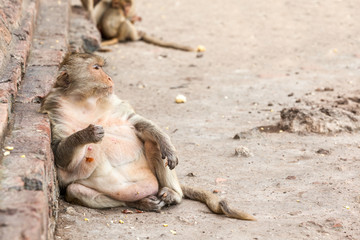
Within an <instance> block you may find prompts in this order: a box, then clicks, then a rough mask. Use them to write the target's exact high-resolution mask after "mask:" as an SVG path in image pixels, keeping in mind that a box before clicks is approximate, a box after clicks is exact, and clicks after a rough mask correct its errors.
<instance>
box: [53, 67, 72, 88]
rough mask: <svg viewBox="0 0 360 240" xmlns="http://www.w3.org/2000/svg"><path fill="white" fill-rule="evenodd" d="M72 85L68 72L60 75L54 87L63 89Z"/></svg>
mask: <svg viewBox="0 0 360 240" xmlns="http://www.w3.org/2000/svg"><path fill="white" fill-rule="evenodd" d="M69 84H70V79H69V74H68V73H67V72H66V71H63V72H61V73H60V74H59V76H58V77H57V79H56V83H55V86H54V87H63V88H66V87H67V86H69Z"/></svg>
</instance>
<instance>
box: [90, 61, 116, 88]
mask: <svg viewBox="0 0 360 240" xmlns="http://www.w3.org/2000/svg"><path fill="white" fill-rule="evenodd" d="M102 67H103V66H102V65H101V64H100V63H94V64H89V66H88V71H89V73H90V76H91V78H90V79H92V81H93V83H92V84H91V85H92V87H93V88H94V90H95V92H94V94H103V93H105V94H106V93H112V92H113V86H114V83H113V81H112V79H111V77H109V75H107V74H106V73H105V71H104V70H103V68H102ZM91 85H90V86H91Z"/></svg>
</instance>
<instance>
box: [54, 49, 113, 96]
mask: <svg viewBox="0 0 360 240" xmlns="http://www.w3.org/2000/svg"><path fill="white" fill-rule="evenodd" d="M104 64H105V62H104V59H103V58H101V57H99V56H96V55H92V54H85V53H78V54H72V55H70V56H67V57H65V59H64V61H63V63H62V65H61V66H62V69H63V71H62V72H61V73H60V74H59V76H58V78H57V82H56V84H55V87H59V88H62V89H63V90H64V92H65V94H67V95H78V96H82V97H90V96H97V97H101V96H107V95H109V94H111V93H112V92H113V86H114V83H113V81H112V79H111V77H109V76H108V75H107V74H106V73H105V72H104V70H103V68H102V67H103V66H104Z"/></svg>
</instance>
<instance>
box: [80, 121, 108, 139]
mask: <svg viewBox="0 0 360 240" xmlns="http://www.w3.org/2000/svg"><path fill="white" fill-rule="evenodd" d="M82 131H84V137H85V138H86V140H87V141H88V142H90V143H98V142H100V141H101V140H102V139H103V137H104V135H105V132H104V128H103V127H102V126H100V125H94V124H90V125H89V126H88V127H87V128H85V129H83V130H82Z"/></svg>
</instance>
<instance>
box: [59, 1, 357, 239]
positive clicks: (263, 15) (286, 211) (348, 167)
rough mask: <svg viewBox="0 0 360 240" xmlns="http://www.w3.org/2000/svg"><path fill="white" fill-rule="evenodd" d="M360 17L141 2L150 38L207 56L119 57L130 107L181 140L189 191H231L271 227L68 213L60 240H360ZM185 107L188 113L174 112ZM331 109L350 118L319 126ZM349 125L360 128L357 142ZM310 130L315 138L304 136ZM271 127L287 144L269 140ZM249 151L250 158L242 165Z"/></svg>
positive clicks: (201, 212)
mask: <svg viewBox="0 0 360 240" xmlns="http://www.w3.org/2000/svg"><path fill="white" fill-rule="evenodd" d="M358 7H360V6H359V3H358V2H357V1H335V0H334V1H327V2H326V3H325V2H321V1H300V2H299V1H297V2H293V1H285V0H281V1H276V2H274V1H258V0H255V1H241V0H229V1H226V3H224V1H220V0H213V1H210V2H209V1H206V0H199V1H191V0H176V1H160V0H154V1H151V2H148V1H140V0H139V1H138V8H137V9H138V13H139V15H140V16H142V17H143V22H142V23H140V24H139V26H138V27H139V29H142V30H144V31H146V32H148V33H152V34H154V35H155V36H159V37H162V38H163V39H166V40H172V41H176V42H178V43H184V44H187V45H193V46H197V45H198V44H201V45H204V46H205V47H206V50H207V51H206V52H205V53H204V54H203V56H197V54H195V53H186V52H181V51H176V50H168V49H163V48H159V47H156V46H152V45H148V44H145V43H142V42H134V43H125V44H118V45H115V46H112V47H111V50H112V51H111V52H110V53H103V54H101V55H102V56H104V57H105V58H106V60H107V63H108V65H107V67H106V71H107V72H108V73H109V74H110V75H111V76H112V77H113V79H114V81H115V83H116V93H117V94H118V95H119V96H120V97H121V98H123V99H127V100H129V101H130V103H131V104H132V105H133V106H134V108H135V109H136V110H137V113H139V114H141V115H143V116H145V117H147V118H149V119H152V120H153V121H155V122H156V123H158V125H159V126H161V127H162V128H163V129H164V130H165V131H166V132H167V133H168V134H169V135H170V136H171V138H172V140H173V142H174V144H175V146H176V147H177V149H178V153H179V158H180V164H179V165H178V167H177V173H178V175H179V178H180V181H181V182H182V183H184V184H188V185H195V186H199V187H203V188H205V189H208V190H218V191H219V193H218V194H219V195H220V196H221V197H224V198H226V199H228V200H229V202H230V203H231V205H232V206H234V207H237V208H240V209H242V210H245V211H247V212H249V213H251V214H254V215H255V216H256V218H257V219H258V221H257V222H245V221H239V220H234V219H229V218H226V217H223V216H218V215H215V214H212V213H210V212H209V210H208V209H207V208H206V207H205V206H204V205H202V204H200V203H197V202H194V201H190V200H184V201H183V202H182V203H181V204H180V205H178V206H174V207H171V208H166V209H164V210H163V212H162V213H141V214H124V213H122V211H123V210H124V208H116V209H107V210H94V209H88V208H84V207H79V206H74V205H70V204H68V203H66V202H64V201H63V200H60V208H59V221H58V224H57V229H56V234H55V235H56V239H99V238H101V239H165V238H170V239H360V225H359V224H358V219H359V214H360V212H359V195H360V194H359V187H360V179H359V168H360V162H359V154H360V137H359V135H358V125H357V124H356V121H357V119H358V118H359V110H360V109H359V105H358V103H357V100H356V97H357V96H358V94H359V89H358V86H359V83H360V74H359V67H360V53H359V39H358V35H359V25H358V22H359V16H358V14H357V9H358ZM177 94H183V95H185V96H186V97H187V102H186V103H184V104H176V103H174V99H175V97H176V96H177ZM349 99H353V100H349ZM339 100H344V101H343V104H340V103H339ZM345 100H346V101H345ZM290 107H295V108H297V109H300V111H308V113H309V115H307V116H306V117H307V118H308V119H305V120H303V121H302V122H301V121H299V122H297V123H294V122H293V125H294V126H293V128H292V131H293V132H287V131H286V129H284V130H282V129H280V128H278V127H277V124H278V123H279V122H280V123H281V121H284V119H280V111H281V110H283V109H285V108H290ZM346 107H348V108H346ZM350 107H351V109H350ZM322 108H327V109H330V110H331V111H334V112H337V111H340V110H339V109H346V112H345V113H344V112H341V113H342V114H343V115H339V117H335V116H334V115H332V114H330V113H329V114H328V115H326V114H323V115H320V116H319V114H318V112H319V111H318V109H322ZM347 113H349V114H350V115H347ZM320 114H321V112H320ZM325 115H326V116H325ZM336 116H337V115H336ZM347 116H351V117H352V118H353V119H356V121H353V122H352V124H353V125H351V126H347V127H349V128H346V126H345V125H346V124H345V122H346V121H347V119H348V117H347ZM312 117H314V118H315V117H318V119H313V118H312ZM309 119H310V120H309ZM290 120H291V119H290ZM290 120H289V121H290ZM306 121H307V122H306ZM315 121H319V124H320V125H319V126H322V127H318V128H317V127H316V126H315ZM304 122H305V123H309V122H311V123H312V124H314V126H313V127H312V128H311V127H310V128H306V129H302V128H301V127H296V126H295V125H296V124H297V125H299V126H302V124H303V123H304ZM342 123H344V124H345V125H344V124H342ZM331 124H335V125H336V126H338V128H334V127H333V125H331ZM268 125H270V126H272V129H273V131H267V127H261V126H268ZM335 125H334V126H335ZM324 126H325V127H324ZM257 127H259V128H258V129H257V130H254V128H257ZM290 130H291V129H290ZM271 132H272V133H271ZM236 134H238V135H239V139H233V137H234V136H235V135H236ZM240 146H243V147H246V148H248V149H249V151H250V156H248V157H243V156H240V157H239V156H235V154H234V153H235V149H236V148H238V147H240ZM120 220H121V221H123V223H122V224H121V223H119V221H120ZM164 224H165V225H164Z"/></svg>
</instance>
